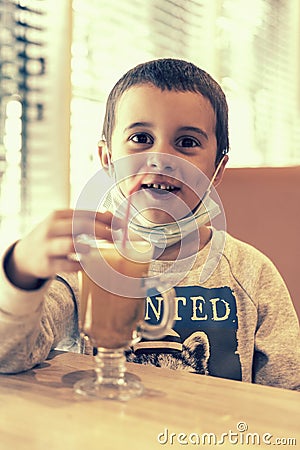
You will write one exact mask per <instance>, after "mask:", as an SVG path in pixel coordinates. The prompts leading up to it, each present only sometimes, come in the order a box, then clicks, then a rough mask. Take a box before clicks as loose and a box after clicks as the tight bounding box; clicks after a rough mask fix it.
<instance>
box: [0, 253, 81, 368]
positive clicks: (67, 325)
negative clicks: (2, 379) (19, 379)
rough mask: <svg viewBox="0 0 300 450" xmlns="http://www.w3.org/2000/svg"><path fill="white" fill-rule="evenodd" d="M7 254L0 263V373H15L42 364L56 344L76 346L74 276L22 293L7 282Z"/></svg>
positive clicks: (60, 278)
mask: <svg viewBox="0 0 300 450" xmlns="http://www.w3.org/2000/svg"><path fill="white" fill-rule="evenodd" d="M6 254H7V252H5V254H4V255H2V258H1V261H0V286H1V287H0V343H1V344H0V373H17V372H20V371H23V370H27V369H30V368H32V367H33V366H35V365H36V364H38V363H40V362H42V361H44V360H45V359H46V358H47V356H48V355H49V352H50V351H51V350H52V349H53V348H56V347H57V346H58V345H59V343H61V342H64V345H65V344H68V345H69V347H72V345H75V344H76V343H77V339H78V330H77V301H76V294H75V292H76V291H75V289H76V274H73V275H71V276H67V277H63V276H57V277H55V278H54V279H52V280H49V281H47V282H46V283H44V284H43V285H42V286H41V287H40V288H39V289H36V290H32V291H25V290H22V289H18V288H17V287H15V286H14V285H13V284H12V283H11V282H10V281H9V280H8V278H7V276H6V273H5V270H4V266H3V262H4V258H5V256H6ZM72 285H74V289H72Z"/></svg>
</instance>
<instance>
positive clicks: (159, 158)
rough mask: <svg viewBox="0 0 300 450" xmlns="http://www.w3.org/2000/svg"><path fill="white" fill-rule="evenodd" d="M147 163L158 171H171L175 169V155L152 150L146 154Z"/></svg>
mask: <svg viewBox="0 0 300 450" xmlns="http://www.w3.org/2000/svg"><path fill="white" fill-rule="evenodd" d="M147 164H148V167H150V168H151V169H155V170H158V171H160V172H163V171H166V172H173V171H174V170H175V169H176V157H174V156H172V155H170V154H169V153H161V152H153V153H150V154H149V155H148V159H147Z"/></svg>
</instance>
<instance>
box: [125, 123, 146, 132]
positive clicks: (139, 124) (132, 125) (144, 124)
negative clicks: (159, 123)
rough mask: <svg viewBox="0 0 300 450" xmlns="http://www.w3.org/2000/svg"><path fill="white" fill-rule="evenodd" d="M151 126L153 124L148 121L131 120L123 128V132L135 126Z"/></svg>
mask: <svg viewBox="0 0 300 450" xmlns="http://www.w3.org/2000/svg"><path fill="white" fill-rule="evenodd" d="M152 126H153V124H152V123H150V122H133V123H131V124H130V125H128V127H126V128H125V129H124V133H125V132H126V131H128V130H132V129H133V128H136V127H149V128H150V127H152Z"/></svg>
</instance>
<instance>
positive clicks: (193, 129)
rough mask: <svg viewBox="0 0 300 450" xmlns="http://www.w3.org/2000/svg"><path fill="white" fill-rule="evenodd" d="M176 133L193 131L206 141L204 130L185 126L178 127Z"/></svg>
mask: <svg viewBox="0 0 300 450" xmlns="http://www.w3.org/2000/svg"><path fill="white" fill-rule="evenodd" d="M178 131H194V132H195V133H198V134H201V136H203V137H204V138H205V139H206V140H207V141H208V134H207V133H206V132H205V131H204V130H202V128H198V127H192V126H186V127H180V128H179V130H178Z"/></svg>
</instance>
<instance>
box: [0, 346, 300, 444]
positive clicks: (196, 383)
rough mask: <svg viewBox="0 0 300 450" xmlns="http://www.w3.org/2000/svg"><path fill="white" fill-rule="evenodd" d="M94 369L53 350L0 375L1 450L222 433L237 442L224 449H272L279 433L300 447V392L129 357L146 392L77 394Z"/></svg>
mask: <svg viewBox="0 0 300 450" xmlns="http://www.w3.org/2000/svg"><path fill="white" fill-rule="evenodd" d="M92 369H93V359H92V357H89V356H84V355H79V354H73V353H61V352H55V353H54V355H53V357H52V359H50V360H47V361H46V362H45V363H43V364H41V365H40V366H38V367H36V368H34V369H33V370H30V371H28V372H25V373H22V374H19V375H1V376H0V449H1V450H27V449H30V450H42V449H45V450H51V449H55V450H79V449H80V450H106V449H113V450H117V449H118V450H119V449H126V450H127V449H130V450H148V449H151V450H152V449H163V448H169V449H174V448H176V449H178V448H180V449H184V448H214V447H215V446H214V445H212V444H213V443H214V439H215V437H214V436H216V439H217V440H218V441H220V440H221V439H222V433H227V434H229V435H230V439H231V441H229V437H228V436H225V437H224V444H222V445H219V446H218V447H217V448H220V449H231V450H232V449H234V448H235V449H240V448H256V449H261V448H270V446H269V445H267V444H266V443H263V439H265V440H266V441H267V442H269V443H270V444H271V448H274V446H277V445H275V444H276V441H275V439H276V438H280V439H285V440H282V441H281V444H282V443H283V442H284V443H285V445H284V447H285V448H294V449H296V448H300V430H299V423H300V414H299V405H300V403H299V401H300V394H299V393H297V392H292V391H287V390H283V389H276V388H272V387H266V386H259V385H252V384H247V383H241V382H237V381H231V380H224V379H219V378H213V377H206V376H202V375H195V374H191V373H187V372H180V371H171V370H167V369H158V368H155V367H150V366H141V365H138V364H128V370H129V372H130V373H132V374H134V375H135V376H137V377H139V378H140V379H141V380H142V382H143V383H144V385H145V387H146V390H145V394H144V395H143V396H142V397H140V398H135V399H132V400H130V401H129V402H127V403H122V402H115V401H102V400H83V399H82V398H79V399H78V398H76V396H75V394H74V391H73V385H74V383H75V382H76V381H77V380H79V379H80V378H81V377H83V376H84V375H86V374H87V372H91V371H92ZM245 428H247V430H246V431H243V430H244V429H245ZM230 430H231V431H230ZM181 433H182V434H181ZM204 433H213V434H211V435H208V434H207V435H206V437H205V435H204ZM230 433H231V434H230ZM232 433H236V434H232ZM204 437H205V442H206V445H203V441H202V439H204ZM291 438H292V439H294V441H293V442H292V443H294V445H291V446H289V445H287V443H288V439H291ZM258 439H259V441H258ZM242 440H243V441H244V442H246V441H247V442H248V443H250V444H251V443H253V442H254V445H246V444H245V443H244V444H243V445H242ZM295 440H296V444H295ZM233 442H235V444H234V443H233ZM290 443H291V442H290ZM277 444H278V443H277Z"/></svg>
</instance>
